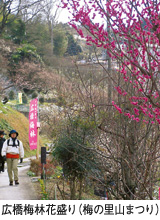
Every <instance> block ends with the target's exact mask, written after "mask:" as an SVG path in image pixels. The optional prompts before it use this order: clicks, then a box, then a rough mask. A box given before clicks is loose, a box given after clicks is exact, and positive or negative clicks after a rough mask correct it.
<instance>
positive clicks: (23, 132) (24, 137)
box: [0, 103, 35, 157]
mask: <svg viewBox="0 0 160 220" xmlns="http://www.w3.org/2000/svg"><path fill="white" fill-rule="evenodd" d="M28 127H29V122H28V119H27V118H26V117H25V116H24V115H23V114H21V113H19V112H17V111H16V110H13V109H12V108H11V107H9V106H7V105H3V104H2V103H0V129H3V130H4V131H5V132H6V133H7V135H6V139H7V138H8V137H9V136H8V134H9V131H10V130H12V129H15V130H17V131H18V133H19V139H20V140H21V141H22V142H23V146H24V150H25V157H28V156H31V155H35V151H31V150H30V147H29V140H28Z"/></svg>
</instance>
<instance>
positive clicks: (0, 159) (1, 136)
mask: <svg viewBox="0 0 160 220" xmlns="http://www.w3.org/2000/svg"><path fill="white" fill-rule="evenodd" d="M4 135H6V134H5V133H4V131H3V130H1V131H0V173H1V171H2V172H4V164H5V160H4V158H3V157H2V155H1V152H2V147H3V143H4V142H5V140H6V139H5V138H4Z"/></svg>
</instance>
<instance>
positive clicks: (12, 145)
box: [7, 139, 19, 147]
mask: <svg viewBox="0 0 160 220" xmlns="http://www.w3.org/2000/svg"><path fill="white" fill-rule="evenodd" d="M9 141H10V139H8V140H7V145H8V146H13V145H10V144H9ZM17 142H18V145H15V146H13V147H17V146H19V140H17Z"/></svg>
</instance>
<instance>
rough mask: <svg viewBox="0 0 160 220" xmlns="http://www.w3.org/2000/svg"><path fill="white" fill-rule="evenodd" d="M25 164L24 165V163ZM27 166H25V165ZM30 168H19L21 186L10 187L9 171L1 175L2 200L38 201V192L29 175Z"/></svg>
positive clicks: (0, 195) (0, 198) (0, 190)
mask: <svg viewBox="0 0 160 220" xmlns="http://www.w3.org/2000/svg"><path fill="white" fill-rule="evenodd" d="M22 164H23V163H22ZM24 165H25V164H24ZM28 169H29V166H23V167H18V173H19V183H20V184H19V185H13V186H9V178H8V173H7V169H5V172H3V173H0V200H36V199H37V197H36V192H35V190H34V188H33V185H32V183H31V180H30V178H29V177H28V175H27V171H28Z"/></svg>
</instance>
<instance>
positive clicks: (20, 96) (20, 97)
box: [18, 92, 23, 104]
mask: <svg viewBox="0 0 160 220" xmlns="http://www.w3.org/2000/svg"><path fill="white" fill-rule="evenodd" d="M18 101H19V104H22V103H23V102H22V93H21V92H19V93H18Z"/></svg>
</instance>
